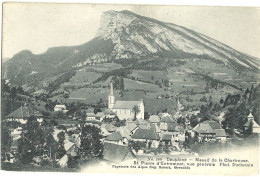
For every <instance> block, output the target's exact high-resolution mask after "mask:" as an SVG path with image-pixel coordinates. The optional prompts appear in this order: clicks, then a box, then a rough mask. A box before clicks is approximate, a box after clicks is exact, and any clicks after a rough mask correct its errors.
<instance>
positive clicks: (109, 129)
mask: <svg viewBox="0 0 260 177" xmlns="http://www.w3.org/2000/svg"><path fill="white" fill-rule="evenodd" d="M101 127H103V128H105V129H106V130H107V131H108V132H109V133H113V132H115V131H116V130H117V128H116V127H115V126H114V125H112V124H102V125H101Z"/></svg>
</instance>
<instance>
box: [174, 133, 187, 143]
mask: <svg viewBox="0 0 260 177" xmlns="http://www.w3.org/2000/svg"><path fill="white" fill-rule="evenodd" d="M172 135H173V141H172V142H184V141H185V133H184V132H172Z"/></svg>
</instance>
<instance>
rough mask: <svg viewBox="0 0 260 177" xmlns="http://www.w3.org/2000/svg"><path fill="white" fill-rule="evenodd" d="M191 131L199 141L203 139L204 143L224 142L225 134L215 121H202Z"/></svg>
mask: <svg viewBox="0 0 260 177" xmlns="http://www.w3.org/2000/svg"><path fill="white" fill-rule="evenodd" d="M193 131H194V132H195V134H196V135H198V138H199V140H200V141H202V140H203V139H204V140H205V141H212V140H217V139H218V140H223V141H225V140H226V137H227V135H226V132H225V130H224V129H222V127H221V125H220V124H219V123H218V122H216V121H212V120H210V121H204V122H201V123H199V124H198V125H196V126H195V127H194V128H193Z"/></svg>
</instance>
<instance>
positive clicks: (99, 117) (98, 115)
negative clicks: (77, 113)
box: [95, 112, 106, 122]
mask: <svg viewBox="0 0 260 177" xmlns="http://www.w3.org/2000/svg"><path fill="white" fill-rule="evenodd" d="M95 117H96V120H97V121H100V122H101V121H103V119H104V118H105V117H106V116H105V114H104V113H103V112H98V113H97V114H96V115H95Z"/></svg>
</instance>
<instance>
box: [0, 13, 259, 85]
mask: <svg viewBox="0 0 260 177" xmlns="http://www.w3.org/2000/svg"><path fill="white" fill-rule="evenodd" d="M194 58H199V59H202V60H207V61H211V62H214V63H216V64H218V65H221V66H223V67H225V68H227V69H228V70H232V71H235V72H238V73H239V72H240V73H242V72H246V71H248V72H259V67H260V63H259V59H257V58H254V57H251V56H249V55H246V54H243V53H241V52H239V51H236V50H234V49H232V48H231V47H229V46H227V45H225V44H222V43H220V42H218V41H216V40H214V39H211V38H209V37H207V36H205V35H202V34H200V33H197V32H195V31H192V30H190V29H187V28H185V27H181V26H178V25H175V24H172V23H166V22H161V21H158V20H155V19H152V18H147V17H144V16H140V15H137V14H134V13H132V12H130V11H120V12H118V11H107V12H104V13H103V14H102V17H101V21H100V27H99V29H98V30H97V34H96V36H95V37H94V38H93V39H92V40H91V41H89V42H87V43H85V44H82V45H78V46H71V47H54V48H50V49H48V50H47V51H46V52H44V53H42V54H39V55H35V54H33V53H32V52H30V51H27V50H25V51H21V52H19V53H17V54H16V55H14V56H13V57H12V58H11V59H9V60H7V61H6V62H5V63H3V65H2V74H3V77H4V78H5V79H9V80H10V82H11V83H14V84H21V85H24V84H26V85H30V86H37V85H38V84H39V83H40V82H41V81H42V80H43V79H46V78H52V77H55V76H57V75H60V74H63V73H66V72H69V71H71V70H78V69H80V68H82V67H84V66H86V65H88V64H92V63H106V62H111V61H115V62H116V61H124V60H126V61H129V62H130V64H131V61H132V59H135V61H136V60H137V61H150V60H156V65H163V64H164V66H165V67H167V64H165V61H173V60H176V59H188V60H189V59H190V60H192V59H194Z"/></svg>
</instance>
